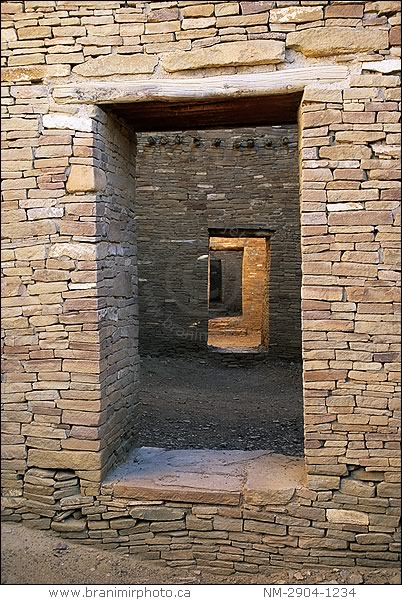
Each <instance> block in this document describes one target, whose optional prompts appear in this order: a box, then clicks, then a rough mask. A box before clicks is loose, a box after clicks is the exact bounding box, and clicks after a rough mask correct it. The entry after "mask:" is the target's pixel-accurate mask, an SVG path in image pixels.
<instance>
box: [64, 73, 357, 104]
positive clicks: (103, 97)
mask: <svg viewBox="0 0 402 600" xmlns="http://www.w3.org/2000/svg"><path fill="white" fill-rule="evenodd" d="M348 74H349V70H348V68H347V67H345V66H337V65H324V66H317V67H306V68H303V69H286V70H283V71H275V72H272V73H252V74H246V75H219V76H216V77H202V78H201V77H200V78H188V79H187V78H186V79H169V80H168V79H141V80H136V81H117V82H110V81H103V82H96V83H71V84H68V85H64V86H56V87H54V89H53V97H54V99H55V101H56V102H59V103H64V104H72V103H73V104H76V103H83V104H117V103H130V102H150V101H155V100H160V101H164V102H173V101H175V102H177V101H181V100H184V101H188V100H190V101H191V100H193V101H194V102H197V101H198V102H202V101H207V100H209V99H211V100H213V99H219V98H240V97H247V96H248V97H250V96H269V95H275V94H290V93H293V92H301V91H303V90H304V88H305V87H306V86H308V85H311V84H329V83H334V82H336V81H341V80H343V79H345V78H346V77H347V76H348Z"/></svg>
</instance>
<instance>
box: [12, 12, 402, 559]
mask: <svg viewBox="0 0 402 600" xmlns="http://www.w3.org/2000/svg"><path fill="white" fill-rule="evenodd" d="M1 9H2V14H3V17H4V18H3V22H2V26H3V28H4V29H3V36H2V44H3V48H2V50H3V56H2V66H3V67H4V68H3V69H2V77H3V84H4V85H3V87H2V98H3V115H4V124H3V128H2V143H3V151H4V157H3V158H4V163H3V179H4V181H3V205H2V206H3V212H4V218H3V223H4V224H3V236H4V243H3V253H2V261H3V262H2V269H3V276H4V279H3V289H4V293H3V296H4V297H3V338H2V340H3V344H4V346H3V349H4V383H3V385H4V390H3V391H4V393H3V399H4V408H5V410H4V413H3V414H4V417H3V432H4V436H5V437H4V440H3V441H4V443H3V448H2V452H3V458H4V462H3V486H4V496H5V501H4V507H5V511H6V515H7V516H8V517H9V518H10V517H11V518H18V517H19V516H20V515H22V514H28V513H32V514H36V513H34V512H33V511H32V510H31V507H28V506H27V504H26V503H27V502H28V498H27V497H26V496H25V495H24V476H25V474H26V473H27V470H28V468H29V469H49V470H50V471H52V472H53V471H58V470H60V471H68V472H72V473H73V476H72V480H73V477H74V476H75V477H77V478H78V479H79V482H80V489H81V493H82V494H83V497H86V498H95V500H94V502H100V503H102V501H103V500H102V498H103V496H102V494H101V481H102V480H103V478H104V475H105V473H106V472H107V470H108V469H109V467H110V466H111V465H112V464H113V463H114V462H115V461H116V460H118V459H119V458H120V457H122V456H123V455H124V452H125V449H126V448H127V447H128V446H129V445H130V443H131V442H134V441H135V427H136V426H137V424H136V420H137V419H138V414H139V412H138V405H137V398H136V381H137V372H138V353H137V347H136V345H137V341H136V340H137V335H138V333H137V313H138V307H137V304H136V302H137V300H136V298H137V287H136V286H137V283H136V282H137V274H136V265H135V261H136V246H135V216H136V211H135V198H134V197H133V168H134V167H133V165H134V161H133V159H132V158H131V156H132V155H133V154H134V149H133V148H132V146H133V136H134V134H133V133H132V132H130V131H128V130H127V127H126V126H125V125H124V124H123V123H120V122H119V121H118V120H117V119H116V118H115V117H113V116H111V115H110V114H109V113H107V112H105V111H103V110H101V109H100V108H99V107H93V106H88V105H87V104H86V98H85V95H81V96H79V95H78V94H77V93H73V91H72V90H71V88H70V89H69V90H70V91H69V92H68V93H67V96H70V97H69V98H67V100H65V101H64V103H62V102H61V101H60V98H61V95H60V94H59V93H58V91H57V89H55V87H57V85H60V84H61V83H63V84H67V83H74V84H75V85H74V86H73V88H74V90H77V84H78V83H80V82H81V83H88V82H94V81H97V82H102V81H103V80H104V79H106V80H107V81H109V82H110V81H112V82H113V85H115V84H116V82H117V81H119V80H120V81H123V80H126V79H130V80H135V81H137V80H139V79H142V80H143V79H147V80H148V79H150V78H162V79H169V80H173V79H175V78H177V79H179V78H180V79H186V78H187V77H189V76H190V77H191V76H194V77H201V76H202V77H205V78H207V77H208V76H209V75H217V74H220V75H231V74H235V73H240V74H243V73H256V72H264V73H268V72H274V71H278V72H279V71H284V70H288V71H289V73H291V72H292V71H294V70H295V69H296V68H301V67H309V68H310V67H311V66H321V67H323V68H324V70H330V68H333V67H334V66H337V65H338V67H339V65H343V66H344V68H345V73H346V74H345V75H344V79H342V80H341V81H337V82H335V83H333V84H328V85H320V84H319V83H316V84H312V85H309V86H308V87H307V88H306V89H305V92H304V96H303V102H302V106H301V109H300V118H299V123H300V178H301V222H302V232H301V234H302V240H301V248H302V256H303V282H302V296H303V306H302V327H303V358H304V373H305V378H304V380H305V385H304V401H305V402H304V405H305V463H306V471H307V475H308V478H307V484H306V487H305V488H303V490H302V492H301V493H299V494H298V495H296V496H295V499H294V502H295V503H296V504H297V506H298V507H299V508H300V507H305V506H308V508H310V509H314V510H317V511H320V512H317V516H316V517H311V519H312V520H311V522H310V519H308V518H306V521H308V524H307V523H306V524H305V527H307V528H308V529H309V531H311V530H312V529H313V528H314V527H311V525H313V524H314V523H316V525H317V527H318V529H320V530H322V531H324V535H325V532H326V531H331V536H330V537H331V539H332V537H334V536H332V531H333V530H336V532H337V533H336V538H337V539H342V540H343V541H344V542H345V543H346V548H338V549H337V550H331V549H330V548H328V547H324V548H321V549H320V550H319V552H321V553H322V554H320V555H319V556H318V555H316V554H315V555H314V557H317V558H319V557H321V558H320V560H321V559H322V560H324V559H325V560H327V562H328V561H332V563H331V564H344V562H342V561H344V560H346V559H347V560H349V561H350V562H351V563H352V562H353V563H355V562H358V561H362V560H364V561H369V563H370V564H374V563H375V562H377V564H381V565H382V564H385V563H387V561H388V562H389V561H393V560H394V559H395V556H394V554H395V550H396V549H397V548H396V546H394V544H397V543H398V538H397V533H396V529H397V526H398V522H399V506H398V504H399V500H398V498H397V496H398V494H399V490H400V488H399V483H398V482H399V477H400V474H399V467H400V449H399V439H400V438H399V434H400V405H399V392H400V387H399V372H398V367H399V345H398V344H399V336H398V322H397V321H398V314H397V311H398V308H399V293H398V287H397V284H398V277H399V271H398V269H399V265H398V258H399V256H398V248H399V246H398V240H399V234H400V213H399V204H398V201H399V181H398V177H399V166H400V163H399V145H398V142H399V139H400V138H399V135H400V130H399V109H400V91H399V87H398V86H399V83H400V79H399V70H400V61H399V58H400V3H399V2H393V1H373V2H371V1H366V2H364V1H362V2H349V3H346V2H342V3H339V2H338V3H336V2H327V1H315V2H307V1H305V2H303V1H301V2H293V1H292V2H288V1H285V2H283V1H276V2H240V3H238V2H212V1H211V2H207V3H205V2H198V3H197V2H176V1H171V2H170V1H169V2H162V3H157V2H152V3H149V2H144V3H141V2H131V1H128V0H127V1H126V0H113V1H109V0H106V1H105V2H103V3H102V8H100V3H99V2H97V1H96V2H94V1H93V0H91V1H88V0H81V1H80V3H73V2H71V1H68V2H67V1H64V0H60V1H56V0H49V1H28V0H26V1H24V2H22V1H14V2H3V3H2V5H1ZM163 36H165V37H163ZM95 103H96V102H95ZM34 477H38V475H34ZM48 479H53V476H52V477H50V476H49V477H48ZM54 481H56V479H55V477H54ZM27 485H28V483H27ZM31 485H32V481H31V482H30V483H29V486H31ZM39 488H42V489H39V490H38V494H36V495H37V496H39V497H40V500H38V501H39V502H40V503H41V504H45V505H46V502H45V501H44V500H43V499H44V498H49V499H50V498H52V501H51V503H50V500H49V506H50V505H51V506H53V500H55V499H54V498H53V496H52V495H50V489H53V484H50V483H49V485H47V484H46V485H39ZM55 489H56V488H55ZM57 489H58V488H57ZM28 490H29V491H28V492H27V493H28V494H31V493H32V489H30V487H28ZM44 490H46V492H49V494H47V493H44ZM34 495H35V494H34ZM106 495H107V494H106ZM107 497H108V498H109V496H107ZM62 500H63V499H60V500H57V501H56V500H55V502H56V504H57V502H60V504H61V503H62ZM134 500H135V499H134ZM31 501H33V500H30V502H31ZM64 502H65V501H64ZM85 502H89V500H85ZM91 502H92V500H91ZM292 502H293V500H292ZM284 504H285V503H284ZM88 505H89V504H88ZM72 508H74V510H78V508H76V506H75V505H73V506H72V507H71V509H72ZM187 508H188V507H187ZM282 508H283V511H288V510H289V509H288V508H287V507H286V506H283V507H282ZM242 509H243V507H242ZM43 510H46V509H43ZM48 510H49V511H52V510H53V509H48ZM292 510H293V509H292ZM17 511H19V512H17ZM321 511H324V512H321ZM333 511H335V512H333ZM268 512H269V511H268ZM279 512H282V510H281V511H279ZM290 516H293V515H290ZM44 518H47V519H49V518H51V517H49V516H48V517H44ZM68 518H71V515H70V517H68ZM72 518H74V517H72ZM275 518H276V517H275ZM297 518H299V517H297ZM300 518H302V517H300ZM313 519H316V521H314V520H313ZM27 520H32V521H34V520H35V519H27ZM76 520H77V521H80V520H81V518H79V519H76ZM251 520H253V519H251ZM274 521H275V519H274ZM351 522H352V524H350V523H351ZM45 523H48V524H49V522H48V521H45ZM279 524H280V523H279V522H278V525H279ZM80 526H82V525H80ZM288 526H289V527H290V525H288ZM297 526H298V525H296V527H297ZM302 527H304V525H303V526H302ZM191 531H192V530H191ZM280 531H283V530H280ZM278 532H279V530H277V533H278ZM281 535H282V534H281ZM320 535H321V534H320ZM381 535H383V536H385V537H381ZM388 535H390V536H391V537H392V540H393V541H392V542H391V541H390V540H389V538H388V537H387V536H388ZM227 536H229V530H227V532H226V534H225V532H224V535H223V536H222V537H223V538H224V539H228V537H227ZM360 536H368V537H360ZM377 536H380V537H377ZM172 537H174V536H172ZM198 537H199V536H198ZM257 537H258V539H256V541H255V542H252V541H251V540H250V539H249V540H248V541H247V542H245V543H251V544H253V543H256V544H258V545H259V546H262V548H257V549H256V548H247V550H250V552H255V551H257V552H264V548H265V547H267V546H268V547H269V544H268V542H267V540H266V539H263V537H261V538H260V537H259V536H257ZM309 538H310V536H309V532H308V531H306V530H304V531H301V532H300V542H299V544H300V543H301V544H304V543H306V544H308V543H310V542H307V541H306V540H307V539H309ZM189 539H190V538H189ZM260 542H261V543H260ZM190 543H191V544H193V538H191V542H190ZM388 543H389V545H388ZM224 545H229V544H221V546H224ZM231 545H232V544H231ZM385 545H386V546H387V548H384V546H385ZM362 547H364V550H363V549H362ZM366 547H367V550H366ZM313 551H314V552H318V550H313V549H311V551H309V555H311V556H313ZM272 552H273V551H272ZM287 552H289V553H291V551H290V550H289V551H287ZM360 552H363V554H364V555H365V557H364V558H359V557H362V556H363V554H360ZM334 553H335V554H334ZM365 553H367V554H365ZM368 554H370V557H369V556H368ZM294 555H299V556H300V557H301V560H302V561H306V557H307V555H306V554H305V550H304V549H302V548H301V547H300V545H299V547H298V548H297V552H295V553H294ZM245 556H246V554H245ZM250 556H251V554H250V553H248V554H247V557H250ZM216 559H217V560H219V559H218V558H217V556H216ZM250 561H251V559H249V558H247V560H246V561H245V562H247V563H250ZM233 562H234V561H233ZM361 564H363V563H361ZM364 564H366V563H364Z"/></svg>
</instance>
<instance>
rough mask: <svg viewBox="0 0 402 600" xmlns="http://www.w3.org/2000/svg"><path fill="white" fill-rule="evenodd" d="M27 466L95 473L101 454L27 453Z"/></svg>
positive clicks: (99, 463) (34, 450) (71, 451)
mask: <svg viewBox="0 0 402 600" xmlns="http://www.w3.org/2000/svg"><path fill="white" fill-rule="evenodd" d="M28 465H29V466H31V467H42V468H45V469H51V468H52V469H79V470H84V471H96V470H98V469H100V468H101V454H100V453H96V452H79V451H77V452H75V451H73V450H59V451H51V450H36V449H31V450H29V452H28Z"/></svg>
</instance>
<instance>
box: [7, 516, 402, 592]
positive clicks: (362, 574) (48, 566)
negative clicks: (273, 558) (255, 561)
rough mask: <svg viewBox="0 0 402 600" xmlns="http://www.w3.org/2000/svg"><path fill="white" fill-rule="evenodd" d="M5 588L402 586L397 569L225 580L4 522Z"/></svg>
mask: <svg viewBox="0 0 402 600" xmlns="http://www.w3.org/2000/svg"><path fill="white" fill-rule="evenodd" d="M1 532H2V535H1V538H2V581H1V583H2V584H49V585H51V584H77V585H78V584H88V585H91V584H100V585H104V584H110V585H119V584H120V585H132V584H137V585H141V584H142V585H153V584H172V585H174V584H183V585H197V584H212V585H214V584H216V585H217V584H222V583H226V584H248V585H251V584H290V585H300V584H312V583H314V584H315V583H330V584H354V585H356V584H363V583H364V584H377V585H385V584H394V585H396V584H399V583H400V572H399V570H398V569H385V568H381V569H363V568H354V569H346V568H342V569H334V568H328V569H313V568H311V569H307V568H304V569H298V570H295V569H277V568H276V569H274V568H272V569H269V570H268V571H267V573H266V574H264V575H238V576H231V577H222V576H218V575H214V574H209V573H201V572H200V570H199V569H196V568H194V569H192V568H190V567H186V568H185V569H178V568H175V569H171V568H170V567H162V566H159V565H157V564H155V563H153V562H152V561H140V560H138V559H137V558H135V557H134V556H126V555H122V554H120V553H119V552H116V551H113V550H112V551H110V550H109V551H107V550H97V549H94V548H91V547H89V546H82V545H78V544H73V543H71V542H68V541H64V540H62V541H61V540H60V539H58V538H57V537H55V536H54V535H52V534H51V533H49V532H45V531H36V530H34V529H29V528H28V527H25V526H23V525H21V524H20V523H3V524H2V526H1Z"/></svg>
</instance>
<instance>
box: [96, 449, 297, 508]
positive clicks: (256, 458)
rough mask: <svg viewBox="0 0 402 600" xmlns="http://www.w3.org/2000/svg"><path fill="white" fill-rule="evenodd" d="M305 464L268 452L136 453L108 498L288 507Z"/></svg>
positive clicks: (115, 473)
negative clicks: (279, 505)
mask: <svg viewBox="0 0 402 600" xmlns="http://www.w3.org/2000/svg"><path fill="white" fill-rule="evenodd" d="M303 480H304V460H303V459H302V458H299V457H290V456H283V455H280V454H273V453H270V452H267V451H265V450H257V451H243V450H166V449H164V448H146V447H143V448H136V449H133V450H132V451H131V452H130V454H129V456H128V457H127V459H126V461H125V462H124V463H122V464H120V465H118V466H116V467H115V468H114V469H113V470H112V471H111V472H110V473H109V475H108V476H107V478H106V479H105V480H104V482H103V486H102V491H103V493H108V494H109V493H112V495H113V497H114V498H116V499H117V498H127V499H131V500H136V501H139V500H144V501H161V500H162V501H174V502H197V503H205V504H228V505H239V504H240V503H241V501H244V502H246V503H250V504H255V505H267V504H283V503H286V502H288V501H289V500H290V499H291V498H292V497H293V495H294V493H295V491H296V489H297V488H298V487H301V486H302V485H303Z"/></svg>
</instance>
